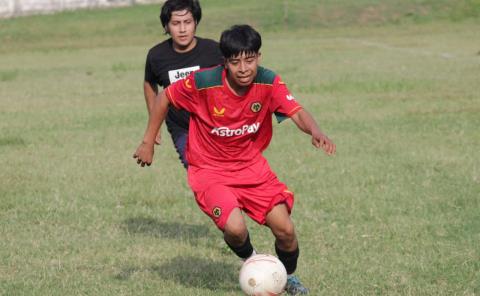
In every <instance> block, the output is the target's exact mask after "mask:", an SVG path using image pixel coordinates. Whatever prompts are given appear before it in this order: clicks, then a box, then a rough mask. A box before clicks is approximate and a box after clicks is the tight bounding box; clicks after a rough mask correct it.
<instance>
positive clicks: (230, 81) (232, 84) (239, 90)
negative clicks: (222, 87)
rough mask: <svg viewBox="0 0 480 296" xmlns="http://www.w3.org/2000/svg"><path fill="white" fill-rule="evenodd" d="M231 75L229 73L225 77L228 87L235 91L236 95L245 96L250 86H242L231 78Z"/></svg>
mask: <svg viewBox="0 0 480 296" xmlns="http://www.w3.org/2000/svg"><path fill="white" fill-rule="evenodd" d="M229 76H230V75H228V73H227V76H226V77H225V78H226V79H225V83H226V84H227V87H228V89H229V90H230V91H231V92H232V93H234V94H235V95H237V96H239V97H243V96H244V95H245V94H246V93H247V92H248V89H249V88H250V86H240V85H237V84H236V83H235V82H234V81H233V79H231V78H230V77H229Z"/></svg>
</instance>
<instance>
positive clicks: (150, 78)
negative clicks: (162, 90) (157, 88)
mask: <svg viewBox="0 0 480 296" xmlns="http://www.w3.org/2000/svg"><path fill="white" fill-rule="evenodd" d="M145 81H147V82H148V83H150V84H155V74H154V73H153V71H152V65H151V62H150V52H148V54H147V59H146V61H145Z"/></svg>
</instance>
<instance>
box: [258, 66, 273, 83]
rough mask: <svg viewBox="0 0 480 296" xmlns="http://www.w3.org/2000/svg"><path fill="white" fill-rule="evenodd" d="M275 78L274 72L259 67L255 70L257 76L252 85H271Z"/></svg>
mask: <svg viewBox="0 0 480 296" xmlns="http://www.w3.org/2000/svg"><path fill="white" fill-rule="evenodd" d="M275 77H277V74H276V73H275V72H273V71H272V70H270V69H267V68H264V67H261V66H259V67H258V68H257V76H256V77H255V80H254V83H257V84H267V85H273V82H274V81H275Z"/></svg>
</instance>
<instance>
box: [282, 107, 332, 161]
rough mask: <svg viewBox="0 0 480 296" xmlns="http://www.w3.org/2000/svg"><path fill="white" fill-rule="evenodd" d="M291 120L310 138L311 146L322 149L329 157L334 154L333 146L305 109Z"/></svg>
mask: <svg viewBox="0 0 480 296" xmlns="http://www.w3.org/2000/svg"><path fill="white" fill-rule="evenodd" d="M291 118H292V120H293V122H295V124H296V125H297V127H298V128H299V129H300V130H302V131H303V132H305V133H306V134H309V135H311V136H312V144H313V146H315V147H317V148H322V149H323V150H324V151H325V152H326V153H327V154H329V155H332V154H335V150H336V146H335V144H334V143H333V142H332V140H330V139H329V138H328V137H327V136H326V135H325V134H324V133H323V132H322V131H321V130H320V128H319V127H318V124H317V122H316V121H315V119H313V117H312V115H310V113H308V112H307V111H306V110H305V109H301V110H299V111H298V112H296V113H295V114H293V115H292V116H291Z"/></svg>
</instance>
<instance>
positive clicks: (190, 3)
mask: <svg viewBox="0 0 480 296" xmlns="http://www.w3.org/2000/svg"><path fill="white" fill-rule="evenodd" d="M180 10H187V11H189V12H191V13H192V16H193V19H194V20H195V23H196V24H197V25H198V23H200V19H201V18H202V8H201V7H200V2H198V0H167V1H165V3H164V4H163V6H162V9H161V11H160V21H161V22H162V26H163V27H164V28H165V27H166V26H167V25H168V22H169V21H170V19H171V18H172V12H174V11H180Z"/></svg>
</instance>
